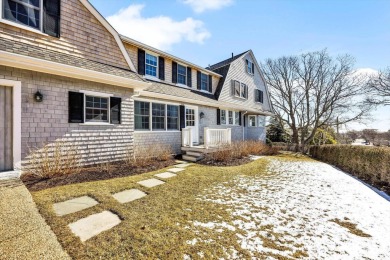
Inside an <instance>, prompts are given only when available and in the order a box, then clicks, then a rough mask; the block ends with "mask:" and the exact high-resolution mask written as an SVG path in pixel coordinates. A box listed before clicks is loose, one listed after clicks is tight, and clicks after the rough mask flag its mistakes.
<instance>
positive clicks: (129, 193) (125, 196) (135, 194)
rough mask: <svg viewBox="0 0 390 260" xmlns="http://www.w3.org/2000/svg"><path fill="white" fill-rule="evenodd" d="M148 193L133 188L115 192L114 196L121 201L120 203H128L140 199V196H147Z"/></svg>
mask: <svg viewBox="0 0 390 260" xmlns="http://www.w3.org/2000/svg"><path fill="white" fill-rule="evenodd" d="M146 195H147V194H146V193H145V192H143V191H140V190H137V189H131V190H124V191H121V192H118V193H115V194H113V195H112V196H113V197H114V198H115V199H116V200H117V201H118V202H119V203H122V204H123V203H127V202H131V201H134V200H138V199H140V198H143V197H145V196H146Z"/></svg>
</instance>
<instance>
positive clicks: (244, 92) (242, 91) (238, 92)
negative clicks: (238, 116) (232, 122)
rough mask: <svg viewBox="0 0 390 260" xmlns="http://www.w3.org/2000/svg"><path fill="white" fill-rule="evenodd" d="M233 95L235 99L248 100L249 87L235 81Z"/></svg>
mask: <svg viewBox="0 0 390 260" xmlns="http://www.w3.org/2000/svg"><path fill="white" fill-rule="evenodd" d="M233 93H234V96H235V97H239V98H245V99H246V98H248V86H247V85H246V84H244V83H242V82H239V81H238V80H234V81H233Z"/></svg>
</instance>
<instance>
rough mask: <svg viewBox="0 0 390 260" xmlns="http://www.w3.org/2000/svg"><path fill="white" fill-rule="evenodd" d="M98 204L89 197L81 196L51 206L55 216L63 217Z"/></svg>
mask: <svg viewBox="0 0 390 260" xmlns="http://www.w3.org/2000/svg"><path fill="white" fill-rule="evenodd" d="M97 204H98V202H97V201H96V200H94V199H93V198H91V197H88V196H83V197H78V198H75V199H71V200H67V201H64V202H59V203H56V204H54V205H53V208H54V211H55V213H56V214H57V216H64V215H67V214H70V213H74V212H78V211H81V210H84V209H87V208H90V207H93V206H95V205H97Z"/></svg>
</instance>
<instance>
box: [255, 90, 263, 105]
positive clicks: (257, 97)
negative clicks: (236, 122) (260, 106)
mask: <svg viewBox="0 0 390 260" xmlns="http://www.w3.org/2000/svg"><path fill="white" fill-rule="evenodd" d="M255 101H256V102H259V103H264V93H263V91H261V90H260V89H255Z"/></svg>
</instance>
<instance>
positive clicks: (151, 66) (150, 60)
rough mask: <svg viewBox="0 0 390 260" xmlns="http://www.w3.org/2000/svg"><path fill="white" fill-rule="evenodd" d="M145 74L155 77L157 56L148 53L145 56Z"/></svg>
mask: <svg viewBox="0 0 390 260" xmlns="http://www.w3.org/2000/svg"><path fill="white" fill-rule="evenodd" d="M145 73H146V75H150V76H153V77H157V56H153V55H151V54H149V53H146V54H145Z"/></svg>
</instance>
